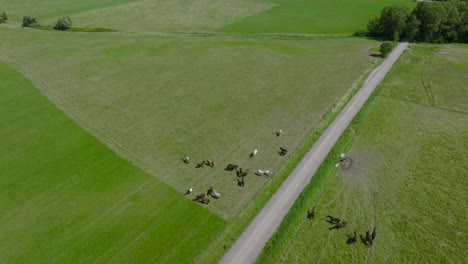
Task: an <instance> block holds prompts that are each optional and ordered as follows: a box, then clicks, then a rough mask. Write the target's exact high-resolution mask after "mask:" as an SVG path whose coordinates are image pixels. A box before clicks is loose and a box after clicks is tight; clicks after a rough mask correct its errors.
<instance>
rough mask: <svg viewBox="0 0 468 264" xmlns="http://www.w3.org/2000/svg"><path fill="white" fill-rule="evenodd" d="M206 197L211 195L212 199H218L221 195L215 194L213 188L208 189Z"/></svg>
mask: <svg viewBox="0 0 468 264" xmlns="http://www.w3.org/2000/svg"><path fill="white" fill-rule="evenodd" d="M206 194H207V195H211V196H212V197H213V198H215V199H218V198H220V197H221V194H219V193H217V192H216V191H215V190H214V189H213V186H211V187H210V189H209V190H208V191H207V192H206Z"/></svg>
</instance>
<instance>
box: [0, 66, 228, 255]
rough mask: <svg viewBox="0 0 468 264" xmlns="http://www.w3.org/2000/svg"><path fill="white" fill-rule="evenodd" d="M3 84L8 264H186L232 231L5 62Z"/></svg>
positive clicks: (2, 233)
mask: <svg viewBox="0 0 468 264" xmlns="http://www.w3.org/2000/svg"><path fill="white" fill-rule="evenodd" d="M0 79H1V80H2V82H1V83H0V94H1V96H0V112H1V113H2V115H1V116H0V119H1V122H2V123H3V124H7V125H5V126H1V127H0V139H1V144H2V155H1V156H0V166H1V167H2V174H1V177H0V178H1V183H0V214H1V215H2V218H1V219H0V244H2V247H0V261H1V262H2V263H29V262H30V261H31V260H32V259H33V260H34V263H80V262H81V263H93V262H95V263H129V262H128V261H136V260H138V262H139V263H148V262H149V261H155V262H158V259H165V260H166V262H178V263H186V262H189V261H190V260H191V259H192V258H193V257H194V256H195V255H197V254H198V253H199V252H200V251H201V250H202V249H203V247H204V245H206V243H207V242H208V241H209V240H210V239H211V236H213V235H215V234H216V233H217V232H219V230H221V229H222V228H223V226H224V225H225V221H224V220H223V219H221V218H220V217H218V216H216V215H214V214H211V213H210V212H209V211H208V210H207V209H205V208H203V207H202V206H200V205H198V204H195V203H194V202H192V201H190V200H188V199H185V198H183V195H182V194H181V193H179V192H177V191H175V190H173V189H172V188H170V187H169V186H167V185H166V184H164V183H162V182H161V181H159V180H158V179H157V178H155V177H153V176H151V175H149V174H147V173H146V172H144V171H142V170H141V169H140V168H138V167H136V166H134V165H132V164H131V163H130V162H128V161H126V160H124V159H122V158H121V157H119V156H118V155H116V154H115V153H114V152H113V151H111V150H110V149H108V148H107V147H106V146H104V145H103V144H102V143H100V142H99V141H98V140H96V139H95V138H94V137H92V136H90V135H89V134H88V133H87V132H85V131H84V130H83V129H82V128H80V127H79V126H78V125H77V124H76V123H75V122H73V121H72V120H70V119H69V118H68V117H66V116H65V114H63V113H62V112H61V111H60V110H58V109H57V108H56V107H55V106H54V105H53V104H51V103H50V102H49V101H48V100H47V99H46V98H45V97H44V96H43V95H42V94H40V92H39V91H37V90H36V88H35V87H34V86H33V85H32V84H31V82H29V80H27V79H25V78H24V77H23V76H22V75H21V74H19V73H18V72H17V71H16V70H14V69H13V68H11V67H10V66H8V65H7V64H5V63H3V62H0ZM163 238H165V239H166V240H165V243H161V239H163ZM192 240H196V241H197V242H198V243H190V242H191V241H192ZM141 249H144V250H141ZM116 253H118V254H116Z"/></svg>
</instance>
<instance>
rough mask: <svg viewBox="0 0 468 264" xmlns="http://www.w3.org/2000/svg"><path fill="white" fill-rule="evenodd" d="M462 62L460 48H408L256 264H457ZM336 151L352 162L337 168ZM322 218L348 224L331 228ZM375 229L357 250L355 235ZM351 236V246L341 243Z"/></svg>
mask: <svg viewBox="0 0 468 264" xmlns="http://www.w3.org/2000/svg"><path fill="white" fill-rule="evenodd" d="M467 61H468V48H467V47H466V46H452V47H447V46H444V47H433V46H432V47H431V46H422V45H421V46H420V45H412V46H410V49H409V50H407V51H406V52H405V53H404V54H403V56H402V57H401V59H400V60H399V61H398V62H397V63H396V64H395V65H394V68H393V69H392V70H391V71H390V72H389V74H388V75H387V77H386V78H385V80H384V81H383V83H382V84H381V85H380V86H379V87H378V88H377V90H376V93H375V94H374V95H373V97H371V99H370V101H369V102H368V104H367V105H366V106H365V107H364V108H363V110H362V111H361V112H360V113H359V115H358V116H357V118H356V119H355V120H354V121H353V123H352V125H351V127H349V128H348V130H347V132H345V134H344V136H343V137H342V138H341V139H340V141H339V142H338V144H337V145H336V146H335V148H334V150H333V151H332V153H331V156H330V157H329V158H327V161H326V163H324V164H323V165H322V167H321V168H320V170H319V172H318V173H317V174H316V175H315V176H314V179H313V180H312V182H311V183H310V184H309V185H308V186H307V187H306V189H305V191H304V192H303V193H302V194H301V197H300V199H299V200H298V201H297V202H296V204H295V205H294V207H293V209H291V211H290V213H289V214H288V216H287V217H286V218H285V221H283V223H282V225H281V227H280V229H279V231H278V232H277V233H276V234H275V236H274V237H273V239H272V240H271V241H270V242H269V244H268V246H267V247H266V248H265V250H264V252H263V253H262V256H261V257H260V259H259V261H258V263H416V262H417V263H463V262H465V261H466V254H465V253H466V251H467V250H468V248H467V244H468V243H467V242H468V240H467V237H466V235H465V234H464V226H466V224H467V220H466V215H467V214H468V208H467V207H466V203H465V200H466V196H467V194H468V188H467V185H466V184H465V182H466V175H467V172H468V167H467V163H466V161H465V159H466V149H467V148H468V144H467V143H468V142H467V140H466V131H467V130H468V107H467V106H468V104H467V100H468V93H467V89H466V87H467V83H468V79H467V76H466V73H467V72H468V66H467V65H468V64H467V63H466V62H467ZM342 152H346V153H348V152H349V154H348V156H349V157H350V158H351V159H352V161H353V162H352V164H351V166H350V167H347V168H344V167H339V168H338V169H335V167H334V164H335V163H336V162H338V156H339V155H340V153H342ZM313 206H315V208H316V216H315V219H307V218H306V212H307V210H310V209H311V208H312V207H313ZM327 215H332V216H335V217H338V218H341V220H342V221H346V222H347V226H346V227H344V228H341V229H339V230H329V228H330V227H332V225H331V224H330V223H328V222H326V221H325V220H326V216H327ZM373 227H376V233H377V235H376V237H375V240H374V242H373V245H372V246H369V245H365V244H364V243H363V241H361V238H360V236H365V233H366V231H370V232H372V229H373ZM354 231H356V232H357V242H355V243H353V244H347V243H346V242H347V240H348V239H349V237H348V236H352V235H353V232H354Z"/></svg>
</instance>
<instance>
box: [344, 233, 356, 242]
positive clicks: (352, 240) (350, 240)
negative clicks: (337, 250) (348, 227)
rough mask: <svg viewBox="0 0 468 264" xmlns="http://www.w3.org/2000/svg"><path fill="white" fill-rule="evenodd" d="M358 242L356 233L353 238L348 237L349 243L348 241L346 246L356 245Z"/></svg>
mask: <svg viewBox="0 0 468 264" xmlns="http://www.w3.org/2000/svg"><path fill="white" fill-rule="evenodd" d="M356 241H357V234H356V231H354V236H353V237H352V236H350V235H348V241H346V244H352V243H356Z"/></svg>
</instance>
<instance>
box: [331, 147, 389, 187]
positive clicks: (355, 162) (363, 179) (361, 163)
mask: <svg viewBox="0 0 468 264" xmlns="http://www.w3.org/2000/svg"><path fill="white" fill-rule="evenodd" d="M379 164H381V157H380V155H379V153H378V151H377V150H376V149H375V148H374V147H372V146H366V147H364V148H360V149H356V150H353V151H352V152H351V153H349V154H348V156H347V159H346V160H345V161H344V162H342V164H341V166H340V172H339V175H340V177H341V178H342V179H343V182H345V183H346V184H347V185H348V186H349V187H350V188H359V187H366V186H367V185H368V184H369V183H370V180H371V179H372V178H373V177H375V176H377V175H376V173H375V172H376V168H377V167H378V166H379Z"/></svg>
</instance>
